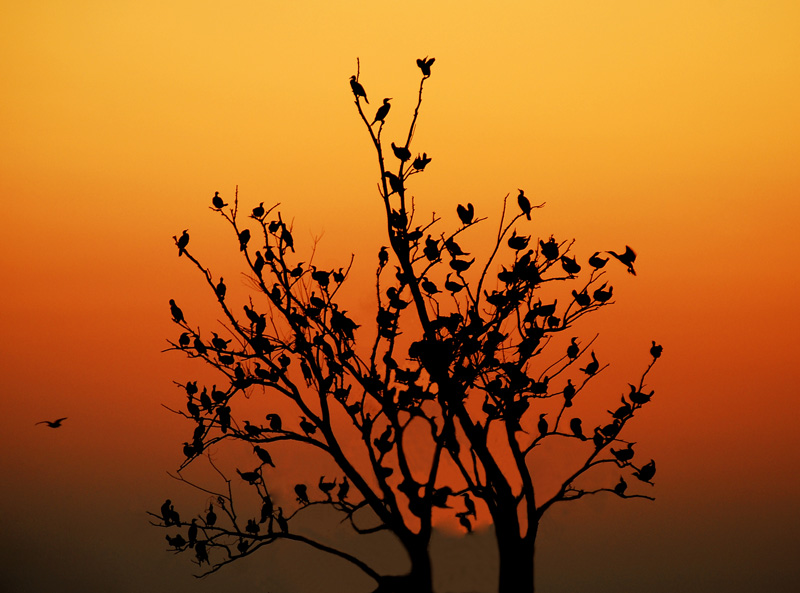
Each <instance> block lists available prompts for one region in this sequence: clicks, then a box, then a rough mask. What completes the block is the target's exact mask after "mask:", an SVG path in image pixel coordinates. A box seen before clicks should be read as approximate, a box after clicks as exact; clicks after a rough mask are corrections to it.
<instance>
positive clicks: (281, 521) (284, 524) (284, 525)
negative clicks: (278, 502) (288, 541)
mask: <svg viewBox="0 0 800 593" xmlns="http://www.w3.org/2000/svg"><path fill="white" fill-rule="evenodd" d="M276 519H277V521H278V528H279V529H280V530H281V533H289V521H287V520H286V517H284V516H283V508H281V507H278V516H277V517H276Z"/></svg>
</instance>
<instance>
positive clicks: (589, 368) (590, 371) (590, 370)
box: [581, 350, 600, 376]
mask: <svg viewBox="0 0 800 593" xmlns="http://www.w3.org/2000/svg"><path fill="white" fill-rule="evenodd" d="M581 370H582V371H583V372H584V373H586V374H587V375H589V376H592V375H594V374H595V373H596V372H597V371H598V370H600V363H599V362H598V361H597V357H596V356H595V355H594V350H592V362H590V363H589V364H587V365H586V368H583V369H581Z"/></svg>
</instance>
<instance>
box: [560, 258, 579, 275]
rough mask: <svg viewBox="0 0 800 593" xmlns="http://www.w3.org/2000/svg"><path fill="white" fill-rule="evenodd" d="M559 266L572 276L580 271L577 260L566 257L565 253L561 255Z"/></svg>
mask: <svg viewBox="0 0 800 593" xmlns="http://www.w3.org/2000/svg"><path fill="white" fill-rule="evenodd" d="M561 267H562V268H564V271H565V272H566V273H567V274H569V275H570V276H574V275H575V274H577V273H578V272H580V271H581V267H580V265H579V264H578V262H576V261H575V259H574V258H572V257H567V256H566V255H562V256H561Z"/></svg>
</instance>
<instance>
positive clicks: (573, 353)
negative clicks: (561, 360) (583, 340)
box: [567, 338, 581, 360]
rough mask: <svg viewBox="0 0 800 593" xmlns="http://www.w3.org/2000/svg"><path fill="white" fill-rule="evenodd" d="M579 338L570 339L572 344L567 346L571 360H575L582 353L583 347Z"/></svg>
mask: <svg viewBox="0 0 800 593" xmlns="http://www.w3.org/2000/svg"><path fill="white" fill-rule="evenodd" d="M577 340H578V338H572V339H570V344H569V346H567V356H568V357H569V359H570V360H575V359H576V358H578V354H580V351H581V348H580V346H578V342H577Z"/></svg>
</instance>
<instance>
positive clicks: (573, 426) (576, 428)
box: [569, 418, 587, 441]
mask: <svg viewBox="0 0 800 593" xmlns="http://www.w3.org/2000/svg"><path fill="white" fill-rule="evenodd" d="M569 429H570V430H571V431H572V434H574V435H575V436H576V437H578V438H579V439H580V440H582V441H585V440H587V438H586V436H585V435H584V434H583V427H582V426H581V419H580V418H573V419H572V420H570V421H569Z"/></svg>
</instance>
